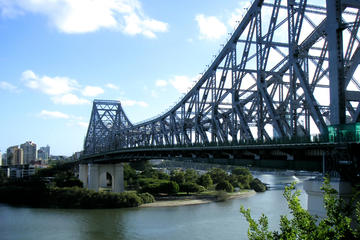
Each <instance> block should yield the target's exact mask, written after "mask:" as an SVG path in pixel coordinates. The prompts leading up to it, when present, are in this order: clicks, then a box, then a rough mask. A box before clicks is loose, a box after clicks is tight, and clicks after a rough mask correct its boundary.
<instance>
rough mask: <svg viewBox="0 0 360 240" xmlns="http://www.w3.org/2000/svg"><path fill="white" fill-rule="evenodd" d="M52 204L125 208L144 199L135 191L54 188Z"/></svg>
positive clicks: (65, 206)
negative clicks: (112, 191)
mask: <svg viewBox="0 0 360 240" xmlns="http://www.w3.org/2000/svg"><path fill="white" fill-rule="evenodd" d="M49 199H50V204H51V205H52V206H54V207H61V208H123V207H137V206H139V205H141V204H142V203H143V200H142V198H141V197H140V196H138V195H137V194H136V193H134V192H123V193H110V192H95V191H91V190H87V189H84V188H78V187H72V188H52V189H51V190H50V197H49Z"/></svg>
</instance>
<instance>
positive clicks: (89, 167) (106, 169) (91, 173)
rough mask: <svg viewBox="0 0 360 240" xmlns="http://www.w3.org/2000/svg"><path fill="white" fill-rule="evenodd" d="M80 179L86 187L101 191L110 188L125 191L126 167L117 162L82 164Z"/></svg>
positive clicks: (115, 190)
mask: <svg viewBox="0 0 360 240" xmlns="http://www.w3.org/2000/svg"><path fill="white" fill-rule="evenodd" d="M79 179H80V181H82V182H83V184H84V188H87V189H90V190H94V191H99V189H100V188H110V187H111V191H112V192H124V167H123V165H122V163H116V164H95V163H89V164H80V166H79Z"/></svg>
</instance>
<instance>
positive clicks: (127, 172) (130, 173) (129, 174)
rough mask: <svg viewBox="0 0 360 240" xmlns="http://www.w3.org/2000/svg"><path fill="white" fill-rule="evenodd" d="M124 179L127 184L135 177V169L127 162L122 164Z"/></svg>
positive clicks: (131, 182)
mask: <svg viewBox="0 0 360 240" xmlns="http://www.w3.org/2000/svg"><path fill="white" fill-rule="evenodd" d="M123 166H124V180H125V181H127V183H128V184H133V183H134V181H135V180H136V179H137V175H136V171H135V169H133V168H132V167H131V166H130V165H129V164H127V163H126V164H124V165H123Z"/></svg>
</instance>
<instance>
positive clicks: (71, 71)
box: [0, 0, 249, 155]
mask: <svg viewBox="0 0 360 240" xmlns="http://www.w3.org/2000/svg"><path fill="white" fill-rule="evenodd" d="M247 6H249V2H248V1H239V0H227V1H218V0H196V1H190V0H182V1H166V0H147V1H144V0H53V1H50V0H0V14H1V15H0V36H1V40H0V43H1V44H0V64H1V68H0V76H1V77H0V109H1V115H0V116H1V117H0V126H1V129H0V133H1V134H0V136H1V137H0V150H1V151H2V152H5V151H6V149H7V147H9V146H12V145H17V144H21V143H23V142H25V141H28V140H31V141H34V142H35V143H37V144H38V146H45V145H46V144H49V145H50V146H51V151H52V154H65V155H71V154H72V153H73V152H75V151H80V150H82V147H83V141H84V137H85V134H86V130H87V125H88V122H89V118H90V113H91V107H92V101H93V99H114V100H120V101H121V102H122V105H123V108H124V109H125V111H126V113H127V115H128V117H129V119H130V120H131V121H132V122H138V121H142V120H145V119H147V118H150V117H153V116H155V115H158V114H160V113H161V112H163V111H165V110H166V109H167V108H168V107H170V106H172V105H173V104H174V103H175V102H177V101H178V99H179V98H180V97H181V96H182V94H183V93H185V92H186V91H187V89H188V88H189V87H191V86H192V84H193V81H195V80H197V79H198V78H199V73H201V72H203V71H204V70H205V68H206V65H207V64H209V63H210V62H211V61H212V59H213V55H216V54H217V53H218V52H219V50H220V49H221V46H220V44H223V43H225V42H226V39H227V38H228V37H229V35H228V33H230V32H232V31H233V29H234V26H235V24H236V22H235V21H236V20H239V19H241V15H242V13H243V12H244V11H245V10H244V7H247Z"/></svg>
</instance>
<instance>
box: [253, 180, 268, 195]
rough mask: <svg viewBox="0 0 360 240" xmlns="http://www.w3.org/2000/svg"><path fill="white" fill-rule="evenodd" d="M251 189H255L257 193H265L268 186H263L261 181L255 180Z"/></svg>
mask: <svg viewBox="0 0 360 240" xmlns="http://www.w3.org/2000/svg"><path fill="white" fill-rule="evenodd" d="M250 188H251V189H254V190H255V192H265V191H266V185H265V184H263V183H262V182H261V181H260V180H259V179H257V178H255V179H253V180H252V181H251V182H250Z"/></svg>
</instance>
